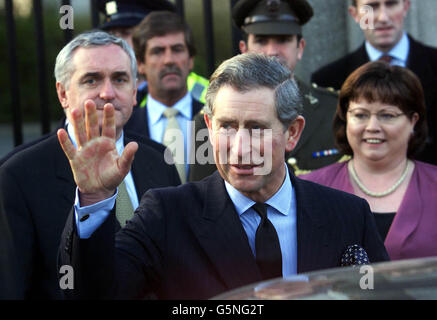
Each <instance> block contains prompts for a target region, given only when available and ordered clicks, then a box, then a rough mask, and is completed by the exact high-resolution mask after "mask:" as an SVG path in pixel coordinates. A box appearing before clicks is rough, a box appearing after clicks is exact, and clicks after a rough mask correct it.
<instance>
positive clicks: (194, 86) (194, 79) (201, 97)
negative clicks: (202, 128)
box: [140, 72, 209, 108]
mask: <svg viewBox="0 0 437 320" xmlns="http://www.w3.org/2000/svg"><path fill="white" fill-rule="evenodd" d="M208 85H209V81H208V80H207V79H205V78H204V77H202V76H199V75H198V74H196V73H194V72H191V73H190V74H189V75H188V77H187V89H188V91H189V92H190V93H191V95H192V96H193V98H194V99H196V100H197V101H200V102H201V103H203V104H205V102H206V101H205V95H206V90H207V89H208ZM146 104H147V94H146V95H145V96H144V98H143V100H141V103H140V108H144V107H145V106H146Z"/></svg>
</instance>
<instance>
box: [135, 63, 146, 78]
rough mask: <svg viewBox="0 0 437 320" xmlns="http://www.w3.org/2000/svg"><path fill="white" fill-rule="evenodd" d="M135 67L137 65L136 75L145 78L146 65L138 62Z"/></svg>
mask: <svg viewBox="0 0 437 320" xmlns="http://www.w3.org/2000/svg"><path fill="white" fill-rule="evenodd" d="M137 65H138V73H139V74H142V75H144V76H145V75H146V64H145V63H144V62H139V61H138V63H137Z"/></svg>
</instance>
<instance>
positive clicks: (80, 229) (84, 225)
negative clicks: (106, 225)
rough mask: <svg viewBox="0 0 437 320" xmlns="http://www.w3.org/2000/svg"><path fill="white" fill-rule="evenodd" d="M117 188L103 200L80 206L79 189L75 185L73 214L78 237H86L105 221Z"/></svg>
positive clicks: (115, 196) (113, 202)
mask: <svg viewBox="0 0 437 320" xmlns="http://www.w3.org/2000/svg"><path fill="white" fill-rule="evenodd" d="M117 194H118V188H117V190H116V192H115V194H114V195H113V196H112V197H110V198H108V199H105V200H102V201H100V202H97V203H94V204H92V205H90V206H85V207H81V206H80V203H79V189H78V188H77V187H76V198H75V200H74V216H75V220H76V229H77V234H78V236H79V238H80V239H88V238H89V237H91V236H92V234H93V233H94V231H96V230H97V229H98V228H99V227H100V226H101V225H102V224H103V222H105V220H106V218H107V217H108V216H109V214H110V213H111V210H112V209H113V208H114V205H115V199H116V198H117Z"/></svg>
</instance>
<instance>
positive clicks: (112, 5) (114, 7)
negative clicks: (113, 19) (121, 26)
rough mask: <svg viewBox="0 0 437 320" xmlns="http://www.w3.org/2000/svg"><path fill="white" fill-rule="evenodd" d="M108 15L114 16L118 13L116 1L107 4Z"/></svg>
mask: <svg viewBox="0 0 437 320" xmlns="http://www.w3.org/2000/svg"><path fill="white" fill-rule="evenodd" d="M105 9H106V14H107V15H108V16H112V15H113V14H116V13H117V11H118V10H117V2H116V1H109V2H107V3H106V8H105Z"/></svg>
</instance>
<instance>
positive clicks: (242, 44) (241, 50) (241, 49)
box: [238, 40, 248, 53]
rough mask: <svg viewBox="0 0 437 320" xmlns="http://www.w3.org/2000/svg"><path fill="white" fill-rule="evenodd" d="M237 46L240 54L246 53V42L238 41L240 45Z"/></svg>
mask: <svg viewBox="0 0 437 320" xmlns="http://www.w3.org/2000/svg"><path fill="white" fill-rule="evenodd" d="M238 46H239V47H240V52H241V53H246V52H247V50H248V48H247V43H246V41H243V40H240V43H239V44H238Z"/></svg>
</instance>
